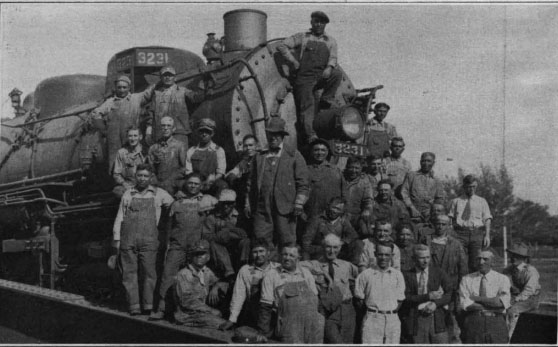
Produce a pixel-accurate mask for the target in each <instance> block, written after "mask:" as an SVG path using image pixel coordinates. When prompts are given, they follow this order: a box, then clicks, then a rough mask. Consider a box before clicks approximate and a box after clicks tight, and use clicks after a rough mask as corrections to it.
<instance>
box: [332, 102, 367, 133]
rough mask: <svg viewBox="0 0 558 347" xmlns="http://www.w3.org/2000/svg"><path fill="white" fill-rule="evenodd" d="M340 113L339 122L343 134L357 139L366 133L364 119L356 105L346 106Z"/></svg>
mask: <svg viewBox="0 0 558 347" xmlns="http://www.w3.org/2000/svg"><path fill="white" fill-rule="evenodd" d="M340 111H341V112H340V113H339V114H338V116H337V117H338V118H337V121H338V124H339V125H340V128H341V131H342V132H343V135H345V136H346V137H347V138H348V139H349V140H356V139H358V138H360V137H361V136H362V135H363V133H364V119H363V117H362V114H361V113H360V111H359V110H358V109H356V108H355V107H351V106H348V107H344V108H342V109H341V110H340Z"/></svg>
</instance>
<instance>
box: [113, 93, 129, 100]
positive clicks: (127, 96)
mask: <svg viewBox="0 0 558 347" xmlns="http://www.w3.org/2000/svg"><path fill="white" fill-rule="evenodd" d="M131 97H132V93H130V92H128V94H126V96H125V97H123V98H119V97H118V96H116V95H115V96H114V100H124V99H126V100H130V98H131Z"/></svg>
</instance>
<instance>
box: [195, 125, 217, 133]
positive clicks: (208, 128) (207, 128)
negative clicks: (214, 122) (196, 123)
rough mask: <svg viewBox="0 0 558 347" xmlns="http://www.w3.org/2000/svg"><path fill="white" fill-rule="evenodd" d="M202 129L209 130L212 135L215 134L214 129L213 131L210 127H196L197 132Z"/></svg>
mask: <svg viewBox="0 0 558 347" xmlns="http://www.w3.org/2000/svg"><path fill="white" fill-rule="evenodd" d="M202 129H206V130H209V131H211V132H212V133H214V132H215V129H213V128H212V127H208V126H205V125H203V126H201V127H198V129H197V130H202Z"/></svg>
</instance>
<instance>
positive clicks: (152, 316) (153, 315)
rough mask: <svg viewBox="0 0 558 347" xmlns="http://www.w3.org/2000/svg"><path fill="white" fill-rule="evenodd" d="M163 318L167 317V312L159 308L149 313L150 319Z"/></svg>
mask: <svg viewBox="0 0 558 347" xmlns="http://www.w3.org/2000/svg"><path fill="white" fill-rule="evenodd" d="M163 318H165V312H164V311H160V310H157V311H153V312H151V314H150V315H149V318H148V320H150V321H156V320H162V319H163Z"/></svg>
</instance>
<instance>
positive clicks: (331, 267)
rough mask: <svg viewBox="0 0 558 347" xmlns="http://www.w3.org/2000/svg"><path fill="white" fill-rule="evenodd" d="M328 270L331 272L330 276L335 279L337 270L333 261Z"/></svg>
mask: <svg viewBox="0 0 558 347" xmlns="http://www.w3.org/2000/svg"><path fill="white" fill-rule="evenodd" d="M328 272H329V277H331V279H332V280H334V279H335V270H334V269H333V261H330V262H329V267H328Z"/></svg>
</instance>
